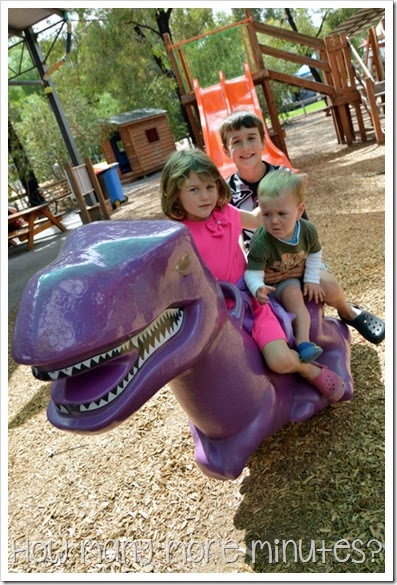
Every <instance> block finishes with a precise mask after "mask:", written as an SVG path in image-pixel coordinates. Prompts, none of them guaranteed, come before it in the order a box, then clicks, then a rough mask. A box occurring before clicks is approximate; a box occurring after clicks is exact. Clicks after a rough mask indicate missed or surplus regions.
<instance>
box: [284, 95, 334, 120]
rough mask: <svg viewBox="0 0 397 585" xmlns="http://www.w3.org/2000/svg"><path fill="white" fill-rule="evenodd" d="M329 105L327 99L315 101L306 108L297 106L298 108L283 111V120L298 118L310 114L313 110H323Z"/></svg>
mask: <svg viewBox="0 0 397 585" xmlns="http://www.w3.org/2000/svg"><path fill="white" fill-rule="evenodd" d="M326 107H327V103H326V101H325V100H321V101H319V102H314V103H313V104H308V105H307V106H305V107H304V108H303V107H302V108H297V109H296V110H291V111H290V112H283V113H282V114H281V116H282V118H283V120H285V121H288V120H289V119H291V118H297V117H298V116H305V115H307V114H310V113H311V112H317V111H318V110H323V109H324V108H326Z"/></svg>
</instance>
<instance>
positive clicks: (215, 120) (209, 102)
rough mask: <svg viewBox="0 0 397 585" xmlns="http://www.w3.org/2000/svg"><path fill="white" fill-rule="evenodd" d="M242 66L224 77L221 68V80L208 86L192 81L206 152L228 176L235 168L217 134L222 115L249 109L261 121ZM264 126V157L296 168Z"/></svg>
mask: <svg viewBox="0 0 397 585" xmlns="http://www.w3.org/2000/svg"><path fill="white" fill-rule="evenodd" d="M244 69H245V74H244V75H242V76H241V77H236V78H234V79H230V80H226V79H225V77H224V75H223V73H222V72H221V71H220V72H219V78H220V83H218V84H216V85H211V86H209V87H205V88H202V87H200V85H199V82H198V81H197V80H196V79H195V80H194V82H193V84H194V91H195V94H196V98H197V105H198V109H199V113H200V122H201V127H202V130H203V138H204V143H205V148H206V152H207V154H208V155H209V156H210V157H211V159H212V160H213V161H214V163H215V164H216V165H217V167H218V168H219V170H220V172H221V174H222V176H223V177H224V178H227V177H229V176H230V175H231V174H232V173H233V172H234V171H235V170H236V167H235V165H234V164H233V162H231V159H230V158H228V157H227V156H226V155H225V153H224V151H223V146H222V141H221V137H220V134H219V127H220V125H221V123H222V121H223V119H224V118H225V116H226V115H227V114H230V112H233V111H234V110H250V111H253V112H254V113H255V114H256V115H257V116H258V117H259V118H260V119H261V120H262V121H263V116H262V112H261V108H260V106H259V101H258V97H257V95H256V91H255V87H254V84H253V81H252V77H251V73H250V70H249V67H248V65H247V64H246V63H245V65H244ZM264 127H265V148H264V150H263V157H264V158H265V159H266V161H268V162H270V163H272V164H274V165H282V166H286V167H289V168H291V169H292V170H295V169H293V167H292V165H291V163H290V161H289V160H288V158H287V156H286V155H285V154H284V152H283V151H282V150H280V149H279V148H277V146H275V145H274V144H273V142H272V141H271V139H270V137H269V133H268V130H267V128H266V124H264Z"/></svg>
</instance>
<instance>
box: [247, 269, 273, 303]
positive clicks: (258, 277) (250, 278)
mask: <svg viewBox="0 0 397 585" xmlns="http://www.w3.org/2000/svg"><path fill="white" fill-rule="evenodd" d="M244 280H245V284H246V285H247V286H248V289H249V291H250V293H251V294H252V296H253V297H256V298H257V299H258V301H259V302H260V304H261V305H266V303H268V302H269V299H268V296H267V295H268V294H269V293H270V292H272V291H274V290H276V289H275V288H274V286H267V285H266V284H265V282H264V280H265V272H264V271H263V270H246V271H245V272H244Z"/></svg>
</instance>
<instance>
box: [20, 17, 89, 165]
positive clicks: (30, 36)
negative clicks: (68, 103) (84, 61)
mask: <svg viewBox="0 0 397 585" xmlns="http://www.w3.org/2000/svg"><path fill="white" fill-rule="evenodd" d="M51 16H59V17H60V19H62V20H63V21H66V19H67V11H66V9H62V8H47V9H46V8H9V9H8V36H9V37H18V38H19V42H24V43H25V44H26V46H27V48H28V50H29V53H30V56H31V58H32V62H33V64H34V67H35V68H36V69H37V71H38V73H39V76H40V81H38V82H37V81H36V82H32V83H38V84H40V85H41V86H42V87H43V91H44V92H45V94H46V95H47V97H48V99H49V102H50V105H51V108H52V110H53V112H54V115H55V117H56V120H57V123H58V126H59V129H60V131H61V134H62V138H63V140H64V142H65V145H66V148H67V150H68V153H69V156H70V159H71V161H72V163H73V165H79V164H81V163H82V159H81V156H80V153H79V152H78V150H77V146H76V144H75V141H74V138H73V136H72V133H71V131H70V128H69V125H68V122H67V120H66V118H65V114H64V111H63V108H62V105H61V102H60V100H59V97H58V96H57V93H56V91H55V87H54V84H53V82H52V80H51V77H50V75H49V71H48V67H47V65H46V64H45V59H44V57H43V54H42V52H41V49H40V45H39V42H38V39H37V34H36V33H35V32H34V31H33V26H34V25H36V24H38V23H39V22H42V21H44V20H46V19H48V18H50V17H51ZM62 20H60V23H62ZM21 39H22V41H21ZM10 48H12V47H10ZM20 73H21V74H22V73H23V72H22V71H21V72H20ZM8 83H9V85H18V84H20V85H24V84H26V81H21V80H18V74H17V75H16V76H14V78H13V80H12V81H10V80H9V82H8ZM28 83H29V82H28Z"/></svg>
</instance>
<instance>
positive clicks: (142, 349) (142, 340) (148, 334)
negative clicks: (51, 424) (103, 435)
mask: <svg viewBox="0 0 397 585" xmlns="http://www.w3.org/2000/svg"><path fill="white" fill-rule="evenodd" d="M183 317H184V313H183V310H182V309H178V308H175V309H167V310H165V311H164V312H163V313H161V314H160V315H159V316H158V317H157V318H156V319H155V320H154V321H153V322H152V323H150V324H149V325H148V326H147V327H146V328H145V329H144V330H142V331H140V333H138V334H137V335H134V336H133V337H131V338H130V339H128V340H127V341H124V342H123V343H121V344H119V345H117V346H115V347H113V348H111V349H109V350H107V351H105V352H103V353H100V354H97V355H95V356H92V357H90V358H88V359H86V360H84V361H82V362H79V363H76V364H73V365H71V366H68V367H66V368H62V369H60V370H53V371H44V370H40V369H39V368H37V367H34V368H32V372H33V375H34V376H35V377H36V378H39V379H40V380H53V381H56V380H59V379H61V378H66V377H73V376H78V375H79V374H84V373H86V372H87V371H88V370H90V369H92V368H96V367H98V366H102V365H103V364H105V363H107V362H109V361H110V360H114V359H115V358H118V357H120V356H122V355H123V354H127V353H131V352H133V351H135V352H138V357H137V358H136V360H135V363H134V365H133V367H132V368H131V369H130V370H129V371H128V372H127V374H126V375H125V376H124V377H123V379H122V380H120V381H119V382H118V383H117V385H116V386H114V387H113V388H112V389H111V390H110V391H108V392H107V393H106V394H104V395H102V396H101V397H99V398H98V399H96V400H91V401H89V402H84V403H80V404H70V403H68V404H60V403H55V406H56V408H57V410H58V411H59V412H61V413H64V414H70V413H72V412H73V413H74V412H77V413H84V412H88V411H90V412H91V411H93V410H97V409H99V408H103V407H104V406H107V405H108V404H109V403H110V402H112V401H113V400H115V399H116V398H118V397H119V396H120V395H121V394H122V393H123V391H124V390H125V388H126V387H127V386H128V385H129V384H130V382H131V381H132V379H133V378H134V376H136V374H137V372H138V371H139V370H140V368H142V366H143V365H144V363H145V362H146V361H147V360H148V359H149V357H150V356H151V355H153V354H154V353H155V352H156V351H157V350H158V349H159V348H160V347H162V346H163V345H164V344H165V343H166V342H167V341H169V340H170V339H171V338H172V337H174V336H175V335H176V334H177V333H178V331H179V330H180V329H181V327H182V323H183Z"/></svg>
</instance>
